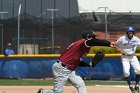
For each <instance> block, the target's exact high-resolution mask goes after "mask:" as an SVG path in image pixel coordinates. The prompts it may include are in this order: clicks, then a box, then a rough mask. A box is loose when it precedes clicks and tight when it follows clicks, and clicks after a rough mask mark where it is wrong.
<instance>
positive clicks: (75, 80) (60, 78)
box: [37, 31, 115, 93]
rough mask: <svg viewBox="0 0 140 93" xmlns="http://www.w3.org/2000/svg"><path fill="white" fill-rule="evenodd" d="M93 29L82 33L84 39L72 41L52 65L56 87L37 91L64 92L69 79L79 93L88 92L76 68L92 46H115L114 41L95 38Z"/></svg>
mask: <svg viewBox="0 0 140 93" xmlns="http://www.w3.org/2000/svg"><path fill="white" fill-rule="evenodd" d="M95 37H96V35H95V33H94V32H93V31H86V32H84V33H82V39H80V40H77V41H75V42H74V43H72V44H71V45H70V46H69V47H68V48H67V49H66V50H65V51H64V52H63V53H62V54H61V56H60V57H59V59H58V61H57V62H55V63H54V65H53V66H52V71H53V78H54V88H53V89H52V90H45V89H39V90H38V92H37V93H63V90H64V86H65V84H66V82H67V81H68V80H69V81H70V82H71V83H72V84H73V85H74V87H75V88H76V89H77V91H78V93H87V90H86V87H85V83H84V81H83V80H82V78H81V77H80V76H78V75H77V74H76V73H75V69H76V68H77V67H78V65H79V64H80V62H82V59H83V57H85V56H86V55H87V53H88V52H89V50H90V48H91V47H92V46H110V47H114V45H115V43H114V42H109V41H107V40H100V39H97V38H95Z"/></svg>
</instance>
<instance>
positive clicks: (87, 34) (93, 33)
mask: <svg viewBox="0 0 140 93" xmlns="http://www.w3.org/2000/svg"><path fill="white" fill-rule="evenodd" d="M95 36H97V35H96V34H95V32H94V31H85V32H83V33H82V38H84V39H87V38H88V37H95Z"/></svg>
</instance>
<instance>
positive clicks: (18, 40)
mask: <svg viewBox="0 0 140 93" xmlns="http://www.w3.org/2000/svg"><path fill="white" fill-rule="evenodd" d="M20 13H21V4H20V5H19V10H18V33H17V34H18V37H17V53H18V54H19V53H20Z"/></svg>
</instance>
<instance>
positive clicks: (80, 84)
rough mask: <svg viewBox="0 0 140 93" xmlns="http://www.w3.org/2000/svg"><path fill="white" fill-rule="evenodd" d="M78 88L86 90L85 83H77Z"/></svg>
mask: <svg viewBox="0 0 140 93" xmlns="http://www.w3.org/2000/svg"><path fill="white" fill-rule="evenodd" d="M76 88H85V83H84V82H80V83H77V84H76Z"/></svg>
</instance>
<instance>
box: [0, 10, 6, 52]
mask: <svg viewBox="0 0 140 93" xmlns="http://www.w3.org/2000/svg"><path fill="white" fill-rule="evenodd" d="M7 13H8V12H0V14H1V20H2V24H1V48H2V54H3V15H4V14H7Z"/></svg>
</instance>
